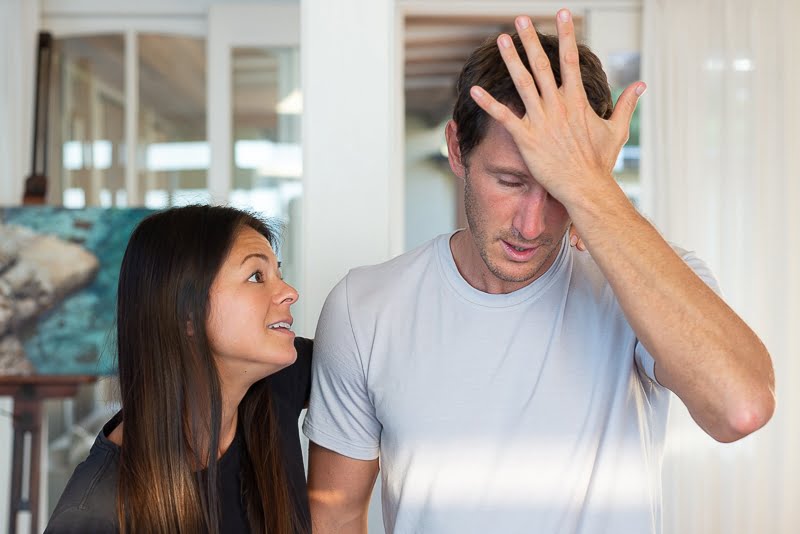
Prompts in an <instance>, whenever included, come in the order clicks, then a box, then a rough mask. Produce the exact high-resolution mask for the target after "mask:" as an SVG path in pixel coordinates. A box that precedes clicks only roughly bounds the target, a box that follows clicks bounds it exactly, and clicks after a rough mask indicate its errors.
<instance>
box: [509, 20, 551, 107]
mask: <svg viewBox="0 0 800 534" xmlns="http://www.w3.org/2000/svg"><path fill="white" fill-rule="evenodd" d="M514 23H515V25H516V27H517V33H518V34H519V38H520V40H521V41H522V46H523V47H525V53H526V54H527V55H528V64H529V65H530V67H531V71H533V78H534V80H536V86H537V87H538V88H539V94H540V95H541V96H542V99H544V100H545V101H547V100H548V99H550V98H554V97H556V96H557V93H556V91H557V90H558V86H557V85H556V79H555V77H554V76H553V68H552V67H551V66H550V59H549V58H548V57H547V54H546V53H545V51H544V49H543V48H542V43H541V42H539V36H538V35H537V34H536V29H535V28H534V27H533V24H532V23H531V19H530V18H529V17H526V16H521V17H517V18H516V20H515V21H514Z"/></svg>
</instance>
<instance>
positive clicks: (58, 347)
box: [0, 206, 153, 376]
mask: <svg viewBox="0 0 800 534" xmlns="http://www.w3.org/2000/svg"><path fill="white" fill-rule="evenodd" d="M152 212H153V210H149V209H145V208H141V209H136V208H134V209H115V208H112V209H105V208H86V209H80V210H73V209H66V208H58V207H51V206H25V207H13V208H0V375H2V374H6V375H9V374H32V373H38V374H58V375H71V374H89V375H101V376H102V375H109V374H113V373H114V372H115V371H116V369H115V361H116V355H115V352H116V345H115V338H114V330H115V314H116V292H117V280H118V277H119V268H120V264H121V263H122V257H123V255H124V253H125V247H126V246H127V243H128V239H129V238H130V235H131V232H133V229H134V228H135V227H136V225H137V224H138V223H139V221H141V220H142V219H143V218H144V217H146V216H147V215H149V214H150V213H152Z"/></svg>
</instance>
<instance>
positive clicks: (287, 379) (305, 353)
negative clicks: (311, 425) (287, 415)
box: [269, 337, 314, 416]
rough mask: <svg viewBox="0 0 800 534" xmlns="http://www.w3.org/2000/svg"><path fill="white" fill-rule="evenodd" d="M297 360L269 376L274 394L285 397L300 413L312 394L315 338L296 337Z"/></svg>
mask: <svg viewBox="0 0 800 534" xmlns="http://www.w3.org/2000/svg"><path fill="white" fill-rule="evenodd" d="M294 346H295V349H297V360H296V361H295V362H294V363H293V364H292V365H290V366H289V367H287V368H286V369H281V370H280V371H278V372H277V373H275V374H274V375H272V376H270V377H269V382H270V388H271V391H272V394H273V395H275V396H277V397H280V398H283V399H285V400H286V401H288V402H289V404H290V405H291V406H292V408H293V409H294V410H295V411H296V412H297V415H298V416H299V415H300V412H301V411H302V410H303V408H305V407H306V405H307V404H308V397H309V395H310V394H311V356H312V353H313V350H314V340H313V339H306V338H303V337H298V338H295V340H294Z"/></svg>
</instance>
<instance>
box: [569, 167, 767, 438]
mask: <svg viewBox="0 0 800 534" xmlns="http://www.w3.org/2000/svg"><path fill="white" fill-rule="evenodd" d="M609 179H610V180H613V178H611V177H610V176H608V177H599V178H598V181H599V182H600V183H602V181H604V180H609ZM565 205H566V206H567V210H568V211H569V213H570V216H571V218H572V220H573V222H574V224H575V226H576V227H577V229H578V231H579V233H580V235H581V237H582V239H583V241H584V243H585V244H586V246H587V248H588V250H589V252H590V253H591V254H592V257H593V258H594V259H595V261H596V262H597V264H598V265H599V267H600V269H601V270H602V271H603V273H604V274H605V276H606V278H607V279H608V280H609V283H610V284H611V287H612V288H613V290H614V293H615V295H616V296H617V298H618V300H619V302H620V305H621V307H622V310H623V311H624V313H625V315H626V317H627V319H628V321H629V322H630V324H631V326H632V327H633V329H634V331H635V332H636V335H637V337H638V338H639V339H640V341H641V342H642V343H643V344H644V346H645V347H646V348H647V349H648V350H649V351H650V353H651V354H652V356H653V358H654V359H655V361H656V369H657V378H658V380H659V381H660V382H661V383H662V384H663V385H665V386H667V387H668V388H670V389H671V390H673V391H674V392H675V393H676V394H677V395H678V396H679V397H680V398H681V399H682V400H683V402H684V403H685V404H686V406H687V407H688V408H689V411H690V412H691V414H692V416H693V417H694V418H695V420H696V421H697V422H698V424H699V425H700V426H701V427H702V428H703V429H704V430H705V431H706V432H708V433H709V434H710V435H711V436H712V437H714V438H715V439H718V440H720V441H733V440H736V439H739V438H740V437H743V436H744V435H747V434H749V433H750V432H752V431H754V430H756V429H757V428H759V427H760V426H762V425H763V424H765V423H766V421H767V420H768V419H769V418H770V416H771V414H772V411H773V409H774V375H773V370H772V363H771V360H770V357H769V354H768V353H767V350H766V348H765V347H764V345H763V343H761V341H760V340H759V339H758V337H757V336H756V335H755V333H753V331H752V330H751V329H750V328H749V327H748V326H747V325H746V324H745V323H744V322H743V321H742V320H741V319H740V318H739V317H738V316H737V315H736V314H735V313H734V312H733V311H732V310H731V309H730V308H729V307H728V306H727V304H725V302H724V301H722V299H721V298H719V297H718V296H717V295H716V294H715V293H714V292H713V291H712V290H711V288H709V287H708V286H707V285H706V284H705V283H704V282H703V281H702V280H701V279H700V278H699V277H698V276H697V275H696V274H695V273H694V272H693V271H692V270H691V269H690V268H689V267H688V266H687V265H686V263H685V262H684V261H683V260H682V259H681V258H680V257H679V256H678V255H677V254H675V252H674V251H673V250H672V248H671V247H670V246H669V244H668V243H667V242H666V241H664V239H663V238H662V237H661V236H660V234H659V233H658V232H657V231H656V229H655V228H653V226H652V225H651V224H650V223H649V222H647V220H645V219H644V217H642V216H641V215H640V214H639V213H638V212H636V210H635V208H634V207H633V206H632V205H631V204H630V202H629V201H628V200H627V198H625V195H624V194H623V192H622V191H621V190H619V188H618V187H616V186H615V185H614V186H613V188H612V187H602V188H598V190H596V191H593V192H592V194H584V195H576V199H575V200H574V201H573V202H570V203H569V204H567V203H565Z"/></svg>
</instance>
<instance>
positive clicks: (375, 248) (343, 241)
mask: <svg viewBox="0 0 800 534" xmlns="http://www.w3.org/2000/svg"><path fill="white" fill-rule="evenodd" d="M395 9H396V8H395V2H394V1H393V0H385V1H374V0H362V1H359V0H338V1H336V2H330V1H329V0H301V42H300V54H301V65H302V66H301V69H302V80H303V126H302V135H303V179H304V183H303V215H302V218H303V225H304V236H303V245H302V246H303V250H302V258H303V266H302V269H303V274H302V286H303V287H304V288H305V292H304V295H303V296H302V300H303V302H304V306H303V308H302V313H303V324H304V325H306V328H307V329H308V331H309V332H313V331H314V325H316V323H317V318H318V317H319V312H320V309H321V308H322V304H323V303H324V301H325V297H326V296H327V295H328V292H329V291H330V290H331V288H332V287H333V286H334V285H335V284H336V282H338V281H339V280H340V279H341V278H342V277H343V276H344V275H345V274H346V273H347V271H348V270H349V269H350V268H352V267H355V266H358V265H364V264H374V263H379V262H381V261H384V260H386V259H388V258H390V257H391V256H393V255H395V254H397V253H398V252H400V251H401V250H402V247H403V227H404V220H403V211H404V207H403V198H402V196H403V185H404V184H403V177H402V159H403V154H402V150H403V148H402V141H401V139H402V137H401V135H402V105H403V104H402V103H403V95H402V88H403V83H402V77H401V72H402V69H400V68H399V67H398V57H397V56H396V55H395V54H397V53H398V50H399V51H400V53H402V46H401V43H402V40H401V37H402V35H398V31H397V30H398V26H400V27H401V24H400V23H399V21H398V20H397V14H396V11H395ZM398 93H399V94H398ZM379 482H380V481H379ZM379 486H380V484H378V485H377V487H376V490H375V492H374V493H373V498H372V502H371V505H370V518H369V530H370V532H382V531H383V527H382V520H381V515H380V508H381V505H380V487H379Z"/></svg>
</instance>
